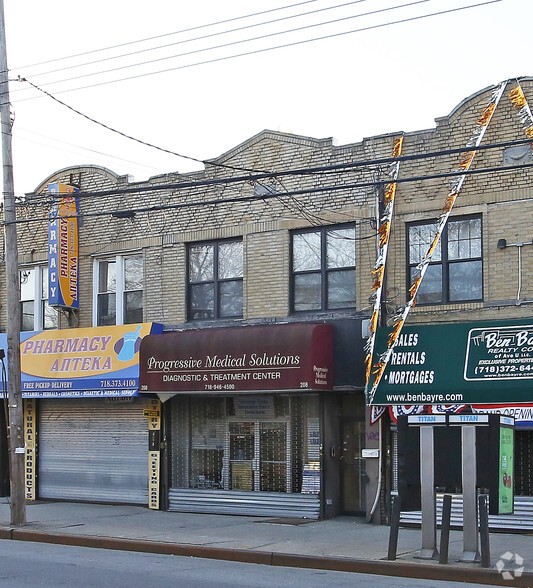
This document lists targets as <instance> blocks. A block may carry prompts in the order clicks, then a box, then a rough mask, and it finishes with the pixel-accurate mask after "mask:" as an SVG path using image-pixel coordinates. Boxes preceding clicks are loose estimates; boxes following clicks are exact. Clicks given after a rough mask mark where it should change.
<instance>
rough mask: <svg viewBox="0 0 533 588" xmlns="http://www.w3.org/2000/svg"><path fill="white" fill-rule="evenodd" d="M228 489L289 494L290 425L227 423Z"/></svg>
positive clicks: (275, 422) (281, 423) (255, 422)
mask: <svg viewBox="0 0 533 588" xmlns="http://www.w3.org/2000/svg"><path fill="white" fill-rule="evenodd" d="M228 427H229V434H228V435H227V439H228V447H227V449H226V451H225V452H224V453H225V455H226V456H227V462H228V463H227V466H226V467H227V471H228V474H229V475H228V478H227V479H228V482H227V486H228V488H227V489H228V490H242V491H255V492H290V491H291V471H290V464H291V460H290V455H291V447H290V423H289V422H285V421H282V422H280V421H274V422H262V421H253V422H241V421H239V422H229V423H228Z"/></svg>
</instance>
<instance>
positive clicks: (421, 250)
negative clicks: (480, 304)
mask: <svg viewBox="0 0 533 588" xmlns="http://www.w3.org/2000/svg"><path fill="white" fill-rule="evenodd" d="M436 230H437V226H436V223H435V222H431V223H414V224H411V225H409V226H408V230H407V239H408V244H407V247H408V260H409V274H408V275H409V280H410V281H409V285H410V284H412V283H413V280H414V278H415V276H416V275H417V268H416V266H417V265H418V264H419V263H420V261H421V260H422V259H423V257H424V255H425V254H426V253H427V251H428V249H429V247H430V245H431V243H432V242H433V239H434V237H435V234H436ZM481 239H482V235H481V217H479V216H475V217H462V218H453V219H450V220H448V223H447V225H446V227H445V228H444V231H443V233H442V237H441V239H440V241H439V244H438V246H437V248H436V249H435V252H434V254H433V257H432V260H431V263H430V265H429V266H428V268H427V271H426V274H425V276H424V279H423V280H422V283H421V285H420V289H419V290H418V295H417V303H418V304H447V303H454V302H468V301H474V300H482V299H483V259H482V247H481Z"/></svg>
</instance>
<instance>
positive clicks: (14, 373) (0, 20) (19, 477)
mask: <svg viewBox="0 0 533 588" xmlns="http://www.w3.org/2000/svg"><path fill="white" fill-rule="evenodd" d="M0 123H1V126H2V163H3V173H4V221H5V224H4V239H5V257H6V262H5V266H6V298H7V309H6V314H7V325H6V326H7V361H8V372H9V380H8V407H9V432H8V439H9V445H8V447H9V449H8V451H9V469H10V483H11V524H12V525H25V524H26V505H25V502H24V457H25V453H24V452H25V449H24V411H23V407H22V392H21V385H20V303H19V274H18V247H17V225H16V224H15V222H14V221H15V220H16V211H15V190H14V186H13V162H12V152H11V113H10V106H9V87H8V69H7V52H6V30H5V19H4V2H3V0H0Z"/></svg>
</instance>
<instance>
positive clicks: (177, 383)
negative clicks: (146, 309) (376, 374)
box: [139, 323, 333, 394]
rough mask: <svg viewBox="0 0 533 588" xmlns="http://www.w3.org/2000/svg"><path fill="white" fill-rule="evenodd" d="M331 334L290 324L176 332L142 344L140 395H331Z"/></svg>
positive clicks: (321, 326) (323, 327)
mask: <svg viewBox="0 0 533 588" xmlns="http://www.w3.org/2000/svg"><path fill="white" fill-rule="evenodd" d="M332 341H333V328H332V326H331V325H326V324H307V323H293V324H289V325H269V326H250V327H229V328H213V329H200V330H190V331H181V332H174V333H164V334H163V335H153V336H149V337H146V338H145V339H143V341H142V344H141V354H140V387H139V391H140V392H172V393H175V394H177V393H180V392H181V393H189V392H205V393H210V394H217V393H218V394H223V393H226V394H227V393H230V394H234V393H238V392H258V391H283V390H292V391H294V390H300V391H309V390H331V389H332V387H333V373H332V364H333V343H332Z"/></svg>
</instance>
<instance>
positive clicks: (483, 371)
mask: <svg viewBox="0 0 533 588" xmlns="http://www.w3.org/2000/svg"><path fill="white" fill-rule="evenodd" d="M387 338H388V329H385V328H383V329H381V330H380V331H379V332H378V339H377V343H376V349H377V351H378V352H379V350H382V349H384V348H385V345H386V341H387ZM375 361H376V360H375ZM531 380H533V321H532V322H528V321H496V322H490V323H488V322H478V323H459V324H446V325H413V326H409V327H404V329H403V330H402V333H401V335H400V338H399V340H398V345H397V346H396V347H395V348H394V351H393V353H392V355H391V358H390V361H389V365H388V367H387V369H386V371H385V374H384V376H383V378H382V380H381V382H380V384H379V387H378V389H377V391H376V395H375V397H374V400H373V403H374V404H452V403H453V404H496V403H507V404H509V403H515V402H531V401H532V399H533V382H532V381H531Z"/></svg>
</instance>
